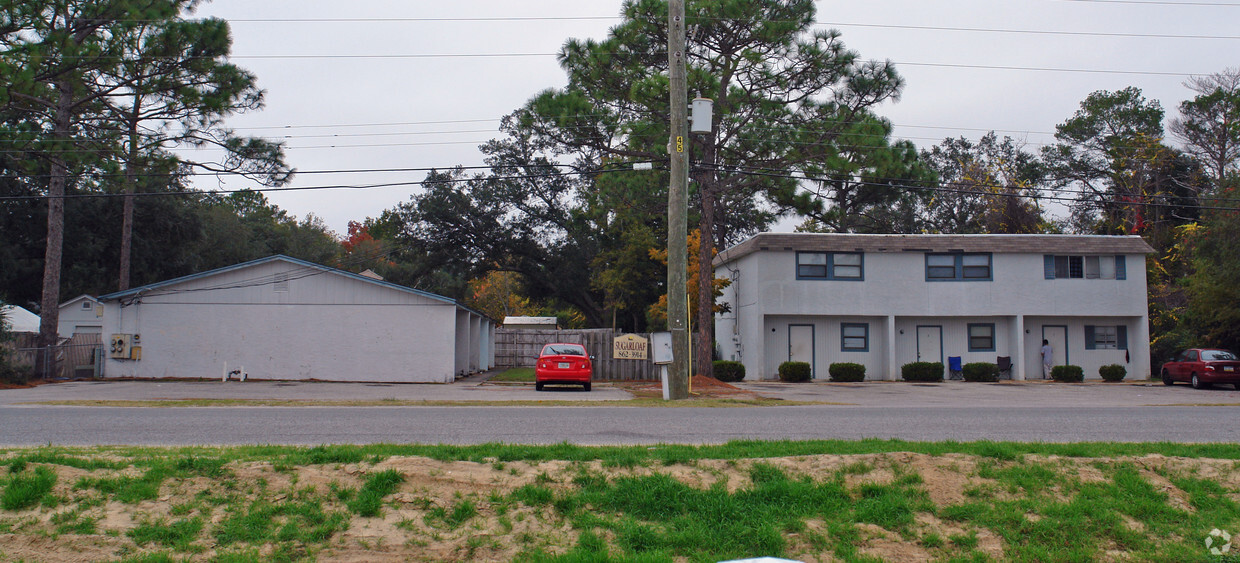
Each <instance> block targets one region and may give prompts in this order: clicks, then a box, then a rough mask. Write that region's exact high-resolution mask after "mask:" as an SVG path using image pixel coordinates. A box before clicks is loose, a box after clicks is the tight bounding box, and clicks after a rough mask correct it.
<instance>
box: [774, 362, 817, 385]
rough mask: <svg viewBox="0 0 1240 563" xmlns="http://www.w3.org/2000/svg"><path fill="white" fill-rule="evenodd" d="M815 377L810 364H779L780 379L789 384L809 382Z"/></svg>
mask: <svg viewBox="0 0 1240 563" xmlns="http://www.w3.org/2000/svg"><path fill="white" fill-rule="evenodd" d="M811 375H813V370H812V369H811V368H810V365H809V362H784V363H782V364H779V379H780V380H781V381H786V382H788V383H801V382H805V381H809V379H810V376H811Z"/></svg>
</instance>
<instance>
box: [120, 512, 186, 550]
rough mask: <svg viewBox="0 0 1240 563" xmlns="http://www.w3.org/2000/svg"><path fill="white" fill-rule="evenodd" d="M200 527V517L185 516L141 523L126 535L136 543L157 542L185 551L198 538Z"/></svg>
mask: <svg viewBox="0 0 1240 563" xmlns="http://www.w3.org/2000/svg"><path fill="white" fill-rule="evenodd" d="M202 529H203V523H202V519H201V518H187V519H184V520H177V521H174V522H172V523H164V522H156V523H146V524H141V525H139V526H137V527H135V528H133V529H131V530H129V531H128V532H127V533H126V535H128V536H129V537H130V538H131V539H132V540H133V541H134V543H136V544H138V545H146V544H149V543H157V544H159V545H162V546H165V547H171V548H173V549H175V550H177V551H187V550H189V549H190V545H191V544H192V543H193V542H194V540H196V539H198V535H199V534H200V533H201V532H202Z"/></svg>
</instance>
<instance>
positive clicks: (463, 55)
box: [232, 52, 1208, 77]
mask: <svg viewBox="0 0 1240 563" xmlns="http://www.w3.org/2000/svg"><path fill="white" fill-rule="evenodd" d="M610 54H611V55H632V54H634V53H629V52H625V53H610ZM641 55H642V56H652V57H653V56H658V55H659V53H654V52H651V53H641ZM558 56H559V53H416V54H392V55H375V54H364V55H234V56H233V57H232V58H234V59H275V60H278V59H289V60H298V59H304V60H310V59H437V58H488V57H499V58H505V57H513V58H515V57H558ZM891 64H892V65H895V66H900V65H906V66H924V67H936V68H967V69H977V70H1020V71H1036V72H1070V73H1082V74H1129V75H1141V76H1182V77H1189V76H1203V75H1205V74H1208V73H1203V72H1167V71H1154V70H1115V69H1089V68H1063V67H1035V66H1013V65H976V64H963V63H928V62H914V61H891Z"/></svg>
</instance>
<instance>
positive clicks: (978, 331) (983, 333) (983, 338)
mask: <svg viewBox="0 0 1240 563" xmlns="http://www.w3.org/2000/svg"><path fill="white" fill-rule="evenodd" d="M968 331H969V351H970V352H994V351H995V325H994V324H993V323H969V326H968Z"/></svg>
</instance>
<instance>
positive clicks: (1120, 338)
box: [1085, 325, 1128, 350]
mask: <svg viewBox="0 0 1240 563" xmlns="http://www.w3.org/2000/svg"><path fill="white" fill-rule="evenodd" d="M1085 349H1086V350H1127V349H1128V327H1126V326H1123V325H1119V326H1112V325H1086V326H1085Z"/></svg>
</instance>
